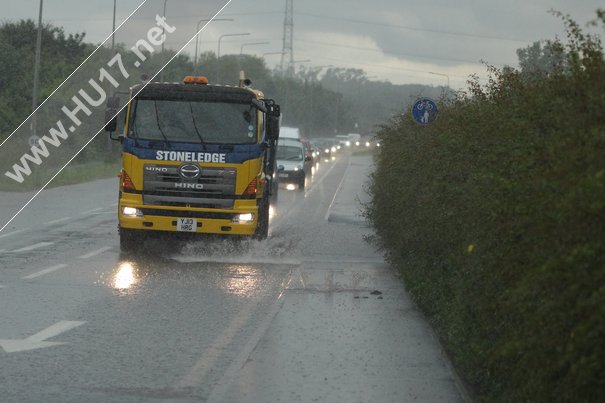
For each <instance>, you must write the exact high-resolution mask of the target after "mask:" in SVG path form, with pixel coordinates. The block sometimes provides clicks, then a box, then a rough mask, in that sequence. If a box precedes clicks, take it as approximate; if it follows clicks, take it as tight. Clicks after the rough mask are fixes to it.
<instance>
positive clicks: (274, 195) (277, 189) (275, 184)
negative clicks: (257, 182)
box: [271, 183, 279, 205]
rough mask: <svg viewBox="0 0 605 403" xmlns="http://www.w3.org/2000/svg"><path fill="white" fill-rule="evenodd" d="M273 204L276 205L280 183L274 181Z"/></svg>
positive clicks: (272, 190)
mask: <svg viewBox="0 0 605 403" xmlns="http://www.w3.org/2000/svg"><path fill="white" fill-rule="evenodd" d="M271 188H272V189H271V204H273V205H275V204H277V197H278V194H279V185H278V184H277V183H274V184H273V185H272V186H271Z"/></svg>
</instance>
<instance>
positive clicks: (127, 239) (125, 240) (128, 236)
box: [119, 228, 140, 253]
mask: <svg viewBox="0 0 605 403" xmlns="http://www.w3.org/2000/svg"><path fill="white" fill-rule="evenodd" d="M119 231H120V251H122V252H123V253H134V252H136V251H137V248H138V247H139V246H140V242H139V241H140V240H139V239H138V237H137V236H136V235H135V232H134V231H133V230H131V229H126V228H120V229H119Z"/></svg>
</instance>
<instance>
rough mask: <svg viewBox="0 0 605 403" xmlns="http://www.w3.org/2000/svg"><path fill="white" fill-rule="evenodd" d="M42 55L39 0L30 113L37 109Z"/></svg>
mask: <svg viewBox="0 0 605 403" xmlns="http://www.w3.org/2000/svg"><path fill="white" fill-rule="evenodd" d="M41 53H42V0H40V12H39V14H38V36H37V38H36V60H35V62H34V89H33V93H32V112H33V111H35V110H36V108H37V107H38V93H39V92H40V54H41ZM37 120H38V119H37V116H36V114H35V113H34V115H33V116H32V126H31V127H32V135H34V136H35V135H36V131H37V125H38V122H37Z"/></svg>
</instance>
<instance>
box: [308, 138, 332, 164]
mask: <svg viewBox="0 0 605 403" xmlns="http://www.w3.org/2000/svg"><path fill="white" fill-rule="evenodd" d="M312 143H313V146H314V147H315V148H316V150H317V151H316V152H317V153H319V159H320V161H325V162H329V161H333V160H334V159H336V152H337V151H338V147H339V142H338V141H337V140H336V139H334V138H322V139H314V140H313V142H312Z"/></svg>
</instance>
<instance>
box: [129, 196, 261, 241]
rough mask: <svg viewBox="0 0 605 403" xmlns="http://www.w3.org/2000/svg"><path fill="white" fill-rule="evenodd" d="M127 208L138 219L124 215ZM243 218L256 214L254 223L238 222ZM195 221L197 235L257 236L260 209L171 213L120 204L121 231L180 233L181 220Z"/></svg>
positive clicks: (148, 207)
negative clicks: (122, 229)
mask: <svg viewBox="0 0 605 403" xmlns="http://www.w3.org/2000/svg"><path fill="white" fill-rule="evenodd" d="M124 207H130V208H133V209H136V211H137V214H136V215H132V214H129V215H126V214H124ZM242 214H252V221H246V222H238V220H237V218H238V217H240V215H242ZM182 218H185V219H193V220H195V221H196V222H197V228H196V230H195V231H186V232H195V233H200V234H226V235H228V234H231V235H253V234H254V233H255V231H256V226H257V219H258V208H257V207H250V208H245V209H234V210H229V211H225V210H216V211H215V210H212V211H209V210H200V209H195V210H194V209H187V210H180V209H169V208H156V207H151V206H140V205H139V206H137V205H133V204H132V203H128V204H127V203H123V202H122V203H120V206H119V208H118V220H119V223H120V228H127V229H136V230H146V231H164V232H179V231H178V229H177V221H178V220H179V219H182Z"/></svg>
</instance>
